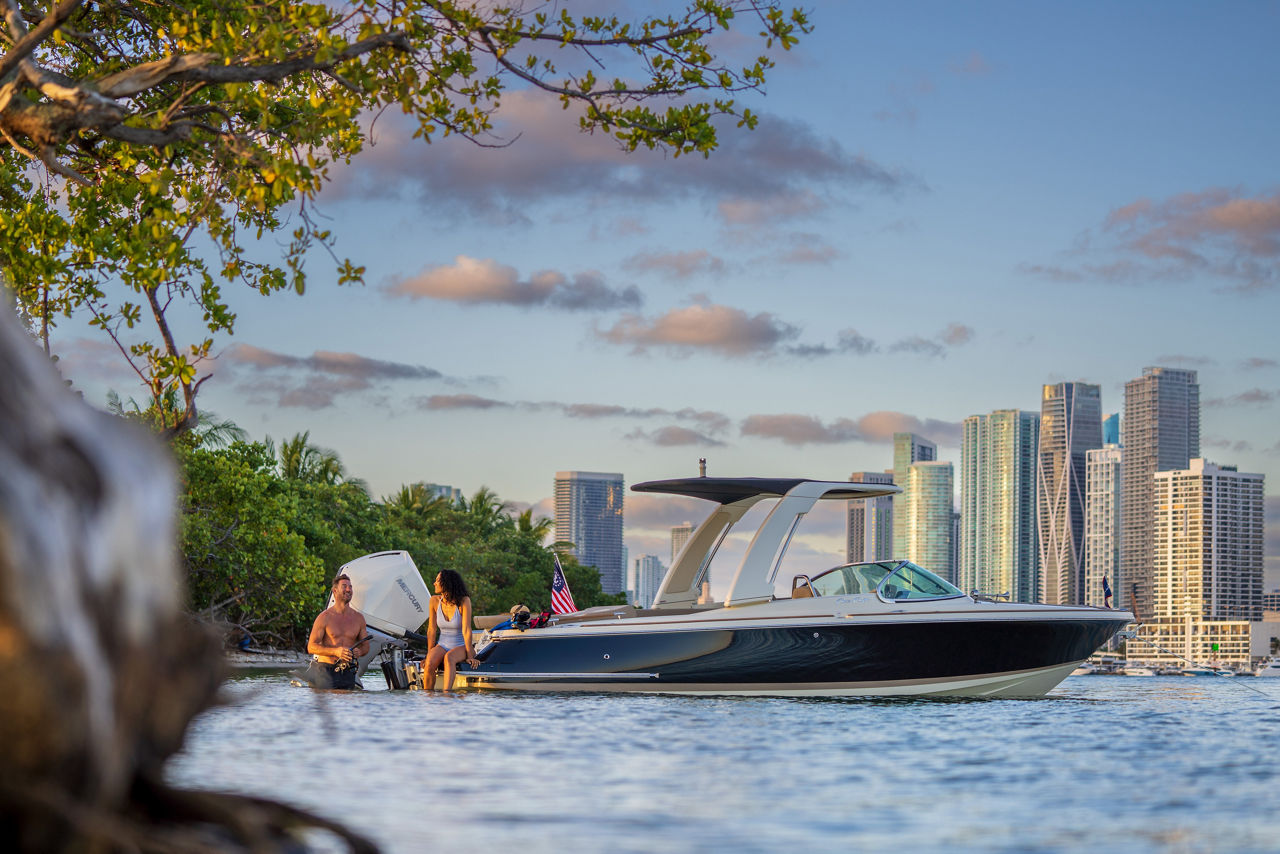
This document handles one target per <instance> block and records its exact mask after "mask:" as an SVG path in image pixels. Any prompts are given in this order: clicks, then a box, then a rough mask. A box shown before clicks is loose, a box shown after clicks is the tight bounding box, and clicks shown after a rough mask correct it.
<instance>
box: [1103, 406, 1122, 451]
mask: <svg viewBox="0 0 1280 854" xmlns="http://www.w3.org/2000/svg"><path fill="white" fill-rule="evenodd" d="M1102 444H1104V445H1119V444H1120V413H1119V412H1113V413H1111V414H1110V415H1108V416H1107V417H1106V418H1104V419H1102Z"/></svg>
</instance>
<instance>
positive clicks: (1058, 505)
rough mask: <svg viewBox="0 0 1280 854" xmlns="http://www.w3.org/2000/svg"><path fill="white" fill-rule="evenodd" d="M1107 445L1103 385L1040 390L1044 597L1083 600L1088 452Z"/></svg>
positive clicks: (1054, 600)
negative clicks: (1086, 465)
mask: <svg viewBox="0 0 1280 854" xmlns="http://www.w3.org/2000/svg"><path fill="white" fill-rule="evenodd" d="M1101 447H1102V390H1101V389H1100V388H1099V387H1098V386H1096V385H1090V384H1088V383H1077V382H1066V383H1057V384H1056V385H1046V386H1043V387H1042V389H1041V396H1040V454H1039V469H1038V470H1037V472H1036V518H1037V520H1038V524H1039V572H1038V574H1039V584H1040V588H1039V599H1040V601H1041V602H1044V603H1046V604H1049V605H1079V604H1081V603H1082V602H1084V586H1085V580H1084V522H1085V515H1084V512H1085V511H1084V499H1085V455H1086V454H1087V453H1088V452H1089V451H1091V450H1093V449H1095V448H1101Z"/></svg>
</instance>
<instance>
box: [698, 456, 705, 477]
mask: <svg viewBox="0 0 1280 854" xmlns="http://www.w3.org/2000/svg"><path fill="white" fill-rule="evenodd" d="M706 476H707V458H706V457H698V477H706Z"/></svg>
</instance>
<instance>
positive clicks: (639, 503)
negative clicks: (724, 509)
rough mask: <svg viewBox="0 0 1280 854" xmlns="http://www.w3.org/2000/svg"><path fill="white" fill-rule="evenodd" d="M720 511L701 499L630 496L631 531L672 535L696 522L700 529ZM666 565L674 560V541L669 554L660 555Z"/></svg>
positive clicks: (628, 498) (667, 496) (628, 497)
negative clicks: (674, 530)
mask: <svg viewBox="0 0 1280 854" xmlns="http://www.w3.org/2000/svg"><path fill="white" fill-rule="evenodd" d="M715 508H716V504H715V502H712V501H704V500H702V499H700V498H686V497H685V496H683V495H660V494H651V493H646V492H628V493H627V500H626V504H625V512H626V514H627V531H628V533H629V532H631V531H632V530H642V531H653V530H661V529H663V528H665V529H667V530H668V531H669V530H670V529H671V528H674V527H676V526H677V525H683V524H684V523H685V522H692V523H693V526H694V527H695V528H696V527H697V526H698V525H700V524H701V523H702V521H703V520H704V519H706V518H707V516H709V515H711V511H713V510H714V509H715ZM659 556H660V557H662V558H663V562H667V561H668V559H669V558H670V540H668V548H667V554H666V555H665V556H664V555H659Z"/></svg>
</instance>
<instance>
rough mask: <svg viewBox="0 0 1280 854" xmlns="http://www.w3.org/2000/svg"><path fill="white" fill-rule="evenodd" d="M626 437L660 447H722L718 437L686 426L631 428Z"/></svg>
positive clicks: (722, 443) (722, 444)
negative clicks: (654, 428)
mask: <svg viewBox="0 0 1280 854" xmlns="http://www.w3.org/2000/svg"><path fill="white" fill-rule="evenodd" d="M626 438H628V439H636V440H639V441H643V442H648V443H649V444H651V445H657V446H658V447H660V448H674V447H682V446H687V445H702V446H706V447H712V448H720V447H724V444H725V443H724V442H722V441H720V440H719V439H716V438H713V437H711V436H708V435H707V434H705V433H699V432H698V431H697V430H690V429H689V428H688V427H676V426H668V427H660V428H658V429H657V430H632V431H631V432H630V433H628V434H627V436H626Z"/></svg>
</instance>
